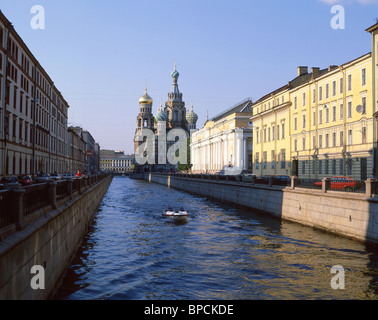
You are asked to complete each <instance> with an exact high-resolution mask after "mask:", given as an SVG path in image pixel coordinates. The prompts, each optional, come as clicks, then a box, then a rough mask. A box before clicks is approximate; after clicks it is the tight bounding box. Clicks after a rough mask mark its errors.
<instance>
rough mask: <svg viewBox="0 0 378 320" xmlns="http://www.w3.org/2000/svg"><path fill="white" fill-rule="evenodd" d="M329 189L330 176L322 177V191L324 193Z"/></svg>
mask: <svg viewBox="0 0 378 320" xmlns="http://www.w3.org/2000/svg"><path fill="white" fill-rule="evenodd" d="M329 189H331V179H330V178H323V179H322V192H323V193H326V192H327V190H329Z"/></svg>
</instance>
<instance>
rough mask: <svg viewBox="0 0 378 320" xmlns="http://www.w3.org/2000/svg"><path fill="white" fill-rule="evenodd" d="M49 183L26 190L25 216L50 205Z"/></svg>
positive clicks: (32, 186)
mask: <svg viewBox="0 0 378 320" xmlns="http://www.w3.org/2000/svg"><path fill="white" fill-rule="evenodd" d="M49 189H50V186H49V184H48V183H41V184H36V185H31V186H27V187H25V188H24V190H25V194H24V203H23V206H24V215H25V216H26V215H29V214H30V213H32V212H34V211H37V210H39V209H41V208H43V207H44V206H47V205H48V204H49V203H50V199H49Z"/></svg>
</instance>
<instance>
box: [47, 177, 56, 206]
mask: <svg viewBox="0 0 378 320" xmlns="http://www.w3.org/2000/svg"><path fill="white" fill-rule="evenodd" d="M57 185H58V184H57V183H56V182H50V183H49V198H50V199H49V202H50V204H51V205H52V207H53V209H56V208H58V205H57V203H56V187H57Z"/></svg>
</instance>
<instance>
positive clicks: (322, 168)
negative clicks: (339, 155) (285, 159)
mask: <svg viewBox="0 0 378 320" xmlns="http://www.w3.org/2000/svg"><path fill="white" fill-rule="evenodd" d="M300 166H301V167H302V168H301V173H302V174H306V170H307V169H308V170H309V172H311V173H312V174H316V173H319V174H332V175H337V174H339V175H340V176H343V175H344V174H346V175H348V176H351V175H352V167H353V166H352V161H351V159H346V160H345V161H344V159H325V160H311V161H300Z"/></svg>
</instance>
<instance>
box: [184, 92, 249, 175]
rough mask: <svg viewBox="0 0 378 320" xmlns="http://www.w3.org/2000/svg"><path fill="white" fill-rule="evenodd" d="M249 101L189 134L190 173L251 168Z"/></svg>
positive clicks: (235, 172) (234, 171)
mask: <svg viewBox="0 0 378 320" xmlns="http://www.w3.org/2000/svg"><path fill="white" fill-rule="evenodd" d="M251 105H252V102H251V101H250V99H246V100H245V101H243V102H241V103H239V104H238V105H237V106H234V107H232V108H231V109H229V110H227V111H225V112H223V113H222V114H220V115H218V116H216V117H214V118H213V119H211V120H208V121H207V122H206V123H205V126H204V128H202V129H200V130H197V131H194V132H192V133H191V144H190V155H191V163H192V164H193V167H192V172H193V173H215V172H224V173H225V174H238V173H240V172H242V171H243V170H244V171H246V170H249V171H251V169H252V127H251V126H250V120H249V118H250V117H251V114H252V113H251Z"/></svg>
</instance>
